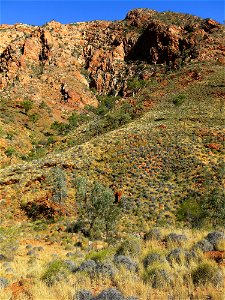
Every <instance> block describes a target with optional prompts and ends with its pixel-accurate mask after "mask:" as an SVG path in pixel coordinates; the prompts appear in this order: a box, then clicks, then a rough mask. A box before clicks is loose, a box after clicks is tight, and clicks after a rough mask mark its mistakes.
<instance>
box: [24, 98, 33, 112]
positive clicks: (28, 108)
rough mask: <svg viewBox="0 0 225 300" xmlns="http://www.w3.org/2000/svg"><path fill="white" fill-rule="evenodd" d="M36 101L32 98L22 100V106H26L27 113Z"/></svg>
mask: <svg viewBox="0 0 225 300" xmlns="http://www.w3.org/2000/svg"><path fill="white" fill-rule="evenodd" d="M33 105H34V103H33V101H32V100H24V101H23V102H22V107H23V108H24V111H25V114H27V113H28V111H29V110H30V109H31V108H32V107H33Z"/></svg>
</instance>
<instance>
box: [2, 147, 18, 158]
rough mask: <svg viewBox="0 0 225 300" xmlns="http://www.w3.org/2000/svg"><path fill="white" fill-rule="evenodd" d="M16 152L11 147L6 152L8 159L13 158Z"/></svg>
mask: <svg viewBox="0 0 225 300" xmlns="http://www.w3.org/2000/svg"><path fill="white" fill-rule="evenodd" d="M15 152H16V150H15V149H14V148H13V147H9V148H7V149H6V150H5V154H6V156H8V157H11V156H13V154H15Z"/></svg>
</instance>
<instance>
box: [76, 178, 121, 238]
mask: <svg viewBox="0 0 225 300" xmlns="http://www.w3.org/2000/svg"><path fill="white" fill-rule="evenodd" d="M75 186H76V191H77V199H76V200H77V212H78V223H79V224H80V226H85V227H86V228H87V230H88V232H89V235H90V236H91V237H93V238H96V237H98V236H99V235H104V237H105V238H106V239H109V238H110V237H112V236H113V235H114V233H115V228H116V224H117V221H118V218H119V216H120V208H119V207H118V206H117V205H116V204H115V203H114V201H115V196H114V193H113V191H112V190H111V189H110V188H107V187H104V186H103V185H101V184H100V183H98V182H95V183H94V185H93V186H92V187H91V188H88V182H87V180H86V179H85V178H84V177H79V178H77V180H76V182H75Z"/></svg>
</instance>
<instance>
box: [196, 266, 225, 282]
mask: <svg viewBox="0 0 225 300" xmlns="http://www.w3.org/2000/svg"><path fill="white" fill-rule="evenodd" d="M191 276H192V280H193V283H194V284H195V285H206V284H209V283H211V284H213V285H214V286H216V287H220V286H222V285H223V281H224V274H223V272H222V270H221V269H220V268H218V267H217V266H213V265H211V264H209V263H202V264H200V265H199V266H198V267H197V268H196V269H195V270H194V271H193V272H192V274H191Z"/></svg>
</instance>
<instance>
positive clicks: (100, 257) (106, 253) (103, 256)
mask: <svg viewBox="0 0 225 300" xmlns="http://www.w3.org/2000/svg"><path fill="white" fill-rule="evenodd" d="M111 255H112V250H111V249H103V250H100V251H91V252H89V253H88V254H87V255H86V260H88V259H91V260H94V261H95V262H96V263H100V262H103V261H105V260H107V259H108V258H109V257H110V256H111Z"/></svg>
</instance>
